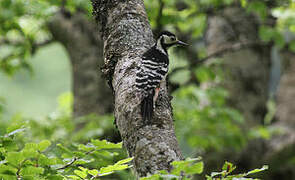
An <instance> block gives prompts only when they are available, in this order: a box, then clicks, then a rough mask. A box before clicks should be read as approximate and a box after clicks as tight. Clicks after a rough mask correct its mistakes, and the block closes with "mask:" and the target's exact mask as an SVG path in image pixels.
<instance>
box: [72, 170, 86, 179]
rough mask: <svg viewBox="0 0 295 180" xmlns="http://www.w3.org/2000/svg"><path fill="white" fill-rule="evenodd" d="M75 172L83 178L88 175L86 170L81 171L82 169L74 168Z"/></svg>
mask: <svg viewBox="0 0 295 180" xmlns="http://www.w3.org/2000/svg"><path fill="white" fill-rule="evenodd" d="M74 173H75V174H77V175H78V176H79V177H81V178H82V179H85V178H86V177H87V173H86V172H84V171H80V170H74Z"/></svg>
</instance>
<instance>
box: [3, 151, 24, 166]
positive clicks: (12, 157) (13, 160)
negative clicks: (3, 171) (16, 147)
mask: <svg viewBox="0 0 295 180" xmlns="http://www.w3.org/2000/svg"><path fill="white" fill-rule="evenodd" d="M23 160H25V157H24V156H23V154H22V153H21V152H8V153H7V157H6V161H7V162H9V163H10V164H12V165H14V166H18V165H19V164H20V163H21V162H22V161H23Z"/></svg>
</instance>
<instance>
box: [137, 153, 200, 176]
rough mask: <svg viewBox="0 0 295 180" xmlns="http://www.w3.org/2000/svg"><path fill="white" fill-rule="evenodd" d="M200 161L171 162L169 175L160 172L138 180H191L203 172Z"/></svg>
mask: <svg viewBox="0 0 295 180" xmlns="http://www.w3.org/2000/svg"><path fill="white" fill-rule="evenodd" d="M200 160H201V158H194V159H190V158H188V159H186V160H183V161H173V162H172V163H171V164H172V166H173V170H172V171H171V172H170V173H168V172H167V171H165V170H162V171H160V172H158V173H156V174H154V175H151V176H147V177H143V178H140V180H160V179H183V180H186V179H191V178H192V177H193V175H195V174H201V173H202V172H203V169H204V163H203V162H202V161H200Z"/></svg>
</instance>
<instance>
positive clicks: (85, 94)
mask: <svg viewBox="0 0 295 180" xmlns="http://www.w3.org/2000/svg"><path fill="white" fill-rule="evenodd" d="M48 28H49V30H50V32H51V34H52V36H53V38H54V40H56V41H58V42H61V43H62V44H63V45H64V46H65V48H66V50H67V52H68V55H69V57H70V61H71V63H72V77H73V94H74V117H80V116H84V115H88V114H91V113H94V114H97V115H99V114H104V113H106V112H112V108H113V100H112V93H111V91H110V90H109V89H108V87H107V85H106V82H105V80H104V79H103V78H102V75H101V71H99V69H100V67H101V65H102V64H103V52H102V40H101V39H100V38H99V36H98V28H97V27H96V26H95V23H94V22H92V21H91V19H89V18H87V17H86V16H85V14H83V13H79V12H78V13H75V14H73V15H70V14H65V13H63V12H60V13H58V14H56V15H55V16H54V17H53V18H52V19H51V21H50V23H49V24H48Z"/></svg>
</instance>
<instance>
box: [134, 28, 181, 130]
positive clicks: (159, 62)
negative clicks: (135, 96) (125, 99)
mask: <svg viewBox="0 0 295 180" xmlns="http://www.w3.org/2000/svg"><path fill="white" fill-rule="evenodd" d="M175 45H187V44H185V43H184V42H181V41H179V40H177V38H176V36H175V35H174V34H172V33H171V32H168V31H164V32H162V33H161V34H160V35H159V37H158V38H157V41H156V43H155V44H154V45H153V46H152V47H151V48H150V49H148V50H147V51H146V52H145V53H144V54H143V55H142V57H141V60H142V61H141V63H140V65H139V67H138V69H137V73H136V88H137V90H138V91H139V92H140V93H142V95H143V99H142V102H141V114H142V118H143V121H144V124H150V123H151V122H150V121H151V119H152V116H153V112H154V109H155V104H156V101H157V98H158V95H159V92H160V89H161V88H163V87H165V82H166V81H165V79H166V76H167V73H168V68H169V57H168V52H167V50H168V48H169V47H172V46H175Z"/></svg>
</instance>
